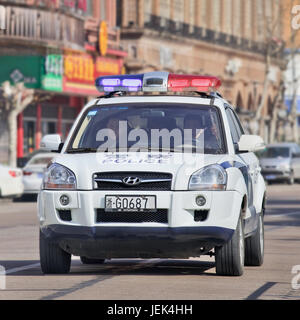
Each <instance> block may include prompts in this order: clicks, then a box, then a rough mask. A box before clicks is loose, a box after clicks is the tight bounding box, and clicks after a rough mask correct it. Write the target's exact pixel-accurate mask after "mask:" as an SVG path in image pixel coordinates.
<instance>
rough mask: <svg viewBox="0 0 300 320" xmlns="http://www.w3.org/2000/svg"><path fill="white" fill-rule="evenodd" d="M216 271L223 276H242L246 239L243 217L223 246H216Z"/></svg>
mask: <svg viewBox="0 0 300 320" xmlns="http://www.w3.org/2000/svg"><path fill="white" fill-rule="evenodd" d="M215 260H216V273H217V274H218V275H223V276H241V275H242V274H243V272H244V260H245V239H244V227H243V221H242V217H240V218H239V221H238V224H237V228H236V230H235V232H234V234H233V236H232V238H231V240H230V241H228V242H227V243H226V244H225V245H223V246H222V247H216V248H215Z"/></svg>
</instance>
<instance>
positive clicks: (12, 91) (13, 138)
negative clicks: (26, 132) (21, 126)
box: [0, 81, 34, 167]
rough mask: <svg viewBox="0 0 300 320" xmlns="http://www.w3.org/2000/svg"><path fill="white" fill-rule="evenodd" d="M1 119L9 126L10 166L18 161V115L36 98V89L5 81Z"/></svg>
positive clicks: (0, 112) (0, 110)
mask: <svg viewBox="0 0 300 320" xmlns="http://www.w3.org/2000/svg"><path fill="white" fill-rule="evenodd" d="M1 89H2V99H3V101H2V102H3V103H2V107H1V108H0V119H1V120H2V121H4V122H5V123H7V126H8V160H9V165H10V166H14V167H15V166H16V163H17V116H18V114H19V113H21V112H22V111H23V110H24V109H25V108H26V107H27V106H28V105H29V104H31V103H32V102H33V100H34V90H33V89H26V88H25V87H24V84H23V83H17V84H16V85H14V86H12V85H11V84H10V82H9V81H5V82H4V83H3V84H2V86H1Z"/></svg>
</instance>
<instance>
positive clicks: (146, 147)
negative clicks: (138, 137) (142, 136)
mask: <svg viewBox="0 0 300 320" xmlns="http://www.w3.org/2000/svg"><path fill="white" fill-rule="evenodd" d="M137 149H146V150H147V151H150V152H151V151H153V152H157V151H159V152H176V151H177V150H175V149H168V148H163V147H151V146H138V148H137Z"/></svg>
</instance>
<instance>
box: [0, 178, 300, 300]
mask: <svg viewBox="0 0 300 320" xmlns="http://www.w3.org/2000/svg"><path fill="white" fill-rule="evenodd" d="M299 191H300V184H298V185H297V184H296V185H294V186H288V185H283V184H278V185H271V186H268V203H267V212H266V216H265V239H266V243H265V262H264V264H263V266H262V267H246V268H245V272H244V275H243V276H242V277H221V276H216V275H215V265H214V258H210V257H201V258H199V259H189V260H171V259H170V260H169V259H164V260H159V259H150V260H140V259H128V260H121V259H113V260H109V261H107V262H106V263H105V264H104V265H100V266H99V265H90V266H87V265H82V264H81V262H80V260H79V259H78V258H77V257H74V258H73V260H72V268H71V273H70V274H68V275H58V276H57V275H43V274H42V273H41V270H40V266H39V253H38V233H39V231H38V224H37V216H36V204H35V203H34V202H18V203H13V202H11V201H7V200H5V201H3V200H1V202H0V265H2V266H3V267H4V268H5V270H6V276H5V277H4V276H3V275H1V267H0V299H9V300H10V299H41V300H50V299H80V300H84V299H92V300H94V299H106V300H107V299H109V300H119V299H122V300H140V299H142V300H145V299H147V300H152V299H153V300H160V299H162V300H177V299H183V300H185V299H189V300H194V299H196V300H198V299H217V300H218V299H226V300H227V299H251V300H252V299H253V300H254V299H280V300H290V299H293V300H295V299H297V300H298V299H300V289H297V286H296V285H298V287H300V278H299V277H298V278H297V274H296V273H292V270H293V268H294V271H295V272H297V270H298V275H300V197H299ZM297 265H299V268H298V267H295V266H297ZM2 270H3V269H2ZM292 281H294V282H293V283H294V285H292ZM4 285H5V288H6V289H4Z"/></svg>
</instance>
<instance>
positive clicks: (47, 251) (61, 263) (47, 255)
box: [40, 231, 71, 274]
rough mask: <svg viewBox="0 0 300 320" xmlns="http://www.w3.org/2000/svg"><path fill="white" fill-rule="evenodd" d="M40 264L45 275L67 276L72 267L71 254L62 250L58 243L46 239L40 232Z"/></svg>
mask: <svg viewBox="0 0 300 320" xmlns="http://www.w3.org/2000/svg"><path fill="white" fill-rule="evenodd" d="M40 262H41V269H42V272H43V273H45V274H66V273H68V272H69V271H70V267H71V254H70V253H67V252H66V251H64V250H62V249H61V248H60V247H59V245H58V244H57V243H54V242H52V241H50V240H48V239H46V237H45V235H44V234H43V233H42V232H41V231H40Z"/></svg>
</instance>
